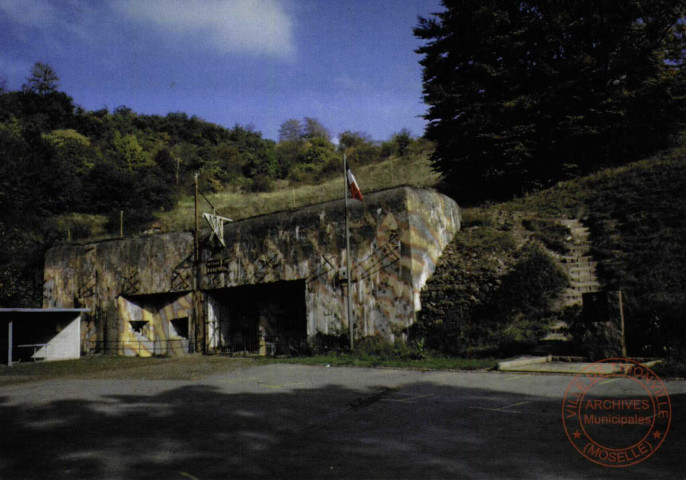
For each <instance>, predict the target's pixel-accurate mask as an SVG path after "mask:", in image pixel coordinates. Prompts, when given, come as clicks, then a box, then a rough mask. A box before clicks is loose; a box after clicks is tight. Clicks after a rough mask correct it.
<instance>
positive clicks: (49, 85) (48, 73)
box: [23, 62, 60, 95]
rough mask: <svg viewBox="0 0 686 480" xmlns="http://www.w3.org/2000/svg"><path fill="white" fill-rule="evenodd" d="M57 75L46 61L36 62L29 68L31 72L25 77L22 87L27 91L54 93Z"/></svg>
mask: <svg viewBox="0 0 686 480" xmlns="http://www.w3.org/2000/svg"><path fill="white" fill-rule="evenodd" d="M59 80H60V79H59V77H58V76H57V73H56V72H55V70H54V69H53V68H52V67H51V66H50V65H48V64H46V63H41V62H36V63H34V64H33V67H32V68H31V73H30V74H29V76H28V78H27V79H26V83H25V84H24V86H23V88H24V90H25V91H27V92H33V93H37V94H38V95H47V94H49V93H55V92H56V91H57V87H59Z"/></svg>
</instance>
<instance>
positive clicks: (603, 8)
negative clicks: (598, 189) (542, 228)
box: [414, 0, 686, 201]
mask: <svg viewBox="0 0 686 480" xmlns="http://www.w3.org/2000/svg"><path fill="white" fill-rule="evenodd" d="M443 5H444V7H445V10H444V11H442V12H440V13H437V14H436V16H434V17H430V18H420V19H419V24H418V26H417V27H416V28H415V29H414V33H415V35H416V36H417V37H418V38H420V39H421V40H424V41H425V43H424V44H423V45H422V46H421V47H420V48H418V50H417V53H419V54H421V55H423V58H422V60H421V61H420V63H421V65H422V66H423V82H424V84H423V91H424V101H425V103H426V104H427V105H428V111H427V113H426V114H425V118H426V119H427V120H428V121H429V123H428V126H427V129H426V136H427V138H429V139H430V140H433V141H435V142H436V150H435V152H434V154H433V162H434V165H435V167H436V168H437V169H438V170H439V171H441V172H442V173H444V174H445V176H446V178H447V180H448V182H450V183H451V186H452V187H453V188H454V191H455V192H454V193H456V194H457V196H458V197H459V198H460V199H461V200H462V201H466V200H482V199H485V198H503V197H509V196H511V195H514V194H518V193H521V192H522V191H523V190H528V189H531V188H537V187H540V186H547V185H550V184H552V183H553V182H555V181H557V180H559V179H561V178H565V176H568V175H570V174H571V175H576V174H581V173H584V172H587V171H590V170H592V169H594V168H598V167H600V166H603V165H607V164H613V163H614V164H616V163H621V162H626V161H629V160H633V159H635V158H638V157H639V156H641V155H645V154H647V153H650V152H652V151H654V150H656V149H658V148H662V147H664V146H666V145H668V144H669V142H670V141H671V140H672V139H673V138H674V135H675V134H677V133H678V132H679V131H680V130H681V129H682V128H683V120H684V114H685V111H686V110H685V106H684V98H685V97H684V94H685V93H686V89H685V87H684V85H685V82H684V71H683V68H684V64H683V60H684V58H683V57H684V50H685V49H684V38H685V37H684V30H685V28H684V26H685V23H686V22H684V13H685V2H684V1H683V0H608V1H603V2H598V1H595V0H573V1H570V2H559V1H555V0H530V1H520V2H512V1H510V0H486V1H483V0H461V1H456V0H444V2H443Z"/></svg>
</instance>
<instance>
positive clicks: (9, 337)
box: [0, 308, 90, 365]
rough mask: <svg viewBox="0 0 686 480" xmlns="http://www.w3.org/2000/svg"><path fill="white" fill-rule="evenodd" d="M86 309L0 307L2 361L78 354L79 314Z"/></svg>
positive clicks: (79, 349)
mask: <svg viewBox="0 0 686 480" xmlns="http://www.w3.org/2000/svg"><path fill="white" fill-rule="evenodd" d="M88 311H90V310H89V309H87V308H0V332H1V334H0V358H2V360H1V361H2V362H3V363H5V362H6V363H7V365H12V363H13V362H22V361H37V360H45V361H50V360H68V359H74V358H79V357H80V356H81V314H82V313H84V312H88Z"/></svg>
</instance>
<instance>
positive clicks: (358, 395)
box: [0, 364, 686, 480]
mask: <svg viewBox="0 0 686 480" xmlns="http://www.w3.org/2000/svg"><path fill="white" fill-rule="evenodd" d="M571 379H572V377H571V376H565V375H534V374H518V373H509V374H504V373H479V372H416V371H407V370H393V369H361V368H324V367H310V366H302V365H284V364H279V365H277V364H272V365H266V366H261V367H250V368H245V369H241V370H238V371H234V372H231V373H230V374H227V375H217V376H213V377H208V378H205V379H202V380H197V381H144V380H125V381H122V380H79V381H50V382H41V383H33V384H26V385H14V386H9V387H4V388H3V389H2V390H0V425H1V428H0V479H3V480H6V479H13V478H20V479H25V478H51V479H55V478H56V479H61V478H64V479H66V478H70V479H71V478H112V479H114V478H122V479H123V478H136V479H137V478H167V479H174V478H178V479H184V478H186V479H200V480H205V479H217V478H222V479H223V478H227V479H229V478H317V479H319V478H389V479H395V478H412V479H414V478H451V479H452V478H527V479H529V478H551V479H553V478H554V479H568V478H569V479H572V478H573V479H578V478H582V479H585V478H588V479H591V478H593V479H595V478H670V479H671V478H684V477H685V476H686V474H684V473H683V452H684V451H685V449H686V434H685V433H684V430H686V421H684V418H686V409H685V407H686V405H685V404H686V401H685V398H686V382H667V388H668V390H669V393H670V396H671V401H672V410H673V421H672V426H671V430H670V432H669V434H668V438H667V439H666V440H665V443H664V444H663V446H662V447H661V448H660V449H659V450H658V451H657V452H656V453H655V454H654V455H653V456H652V457H650V458H649V459H648V460H646V461H645V462H642V463H640V464H639V465H636V466H633V467H627V468H606V467H600V466H597V465H595V464H593V463H590V462H589V461H587V460H586V459H584V458H583V457H581V455H580V454H579V453H577V452H576V451H575V450H574V448H573V447H572V446H571V444H570V443H569V441H568V439H567V437H566V435H565V433H564V430H563V427H562V421H561V406H562V398H563V396H564V392H565V389H566V388H567V386H568V384H569V382H570V380H571ZM617 384H619V382H617ZM617 388H620V387H619V386H618V387H617ZM618 393H621V392H618Z"/></svg>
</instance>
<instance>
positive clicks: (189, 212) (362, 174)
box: [157, 153, 440, 231]
mask: <svg viewBox="0 0 686 480" xmlns="http://www.w3.org/2000/svg"><path fill="white" fill-rule="evenodd" d="M342 168H343V167H342V165H341V170H342ZM355 178H356V180H357V182H358V184H359V185H360V188H361V189H362V193H363V194H364V193H365V192H373V191H376V190H382V189H384V188H390V187H394V186H397V185H415V186H419V187H430V186H434V185H436V184H437V183H438V181H439V179H440V176H439V175H438V174H437V173H435V172H434V171H433V170H432V169H431V166H430V163H429V160H428V155H427V154H426V153H424V154H421V155H414V156H413V155H410V156H407V157H391V158H389V159H387V160H385V161H383V162H380V163H375V164H371V165H364V166H361V167H358V168H356V169H355ZM343 188H344V183H343V174H342V172H341V175H339V176H336V177H335V178H333V179H330V180H327V181H324V182H322V183H319V184H316V185H312V184H304V183H297V182H288V181H280V182H277V184H276V188H275V189H274V191H271V192H264V193H244V192H238V191H231V190H228V191H224V192H218V193H212V194H208V195H207V198H208V199H209V200H210V202H212V204H213V205H214V206H215V207H216V208H217V211H218V212H219V213H221V215H223V216H225V217H229V218H232V219H235V220H237V219H241V218H247V217H252V216H255V215H261V214H265V213H270V212H276V211H280V210H286V209H291V208H298V207H302V206H305V205H311V204H313V203H319V202H325V201H329V200H334V199H337V198H342V197H343ZM200 201H201V211H206V212H209V211H210V207H209V205H207V203H206V202H205V201H204V200H202V198H201V200H200ZM193 215H194V200H193V197H192V196H186V197H184V198H182V199H181V200H180V201H179V202H178V204H177V206H176V208H175V209H174V210H172V211H169V212H161V213H159V214H158V215H157V218H158V221H159V222H160V224H161V225H162V229H163V230H165V231H178V230H190V229H192V228H193V218H194V217H193Z"/></svg>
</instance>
